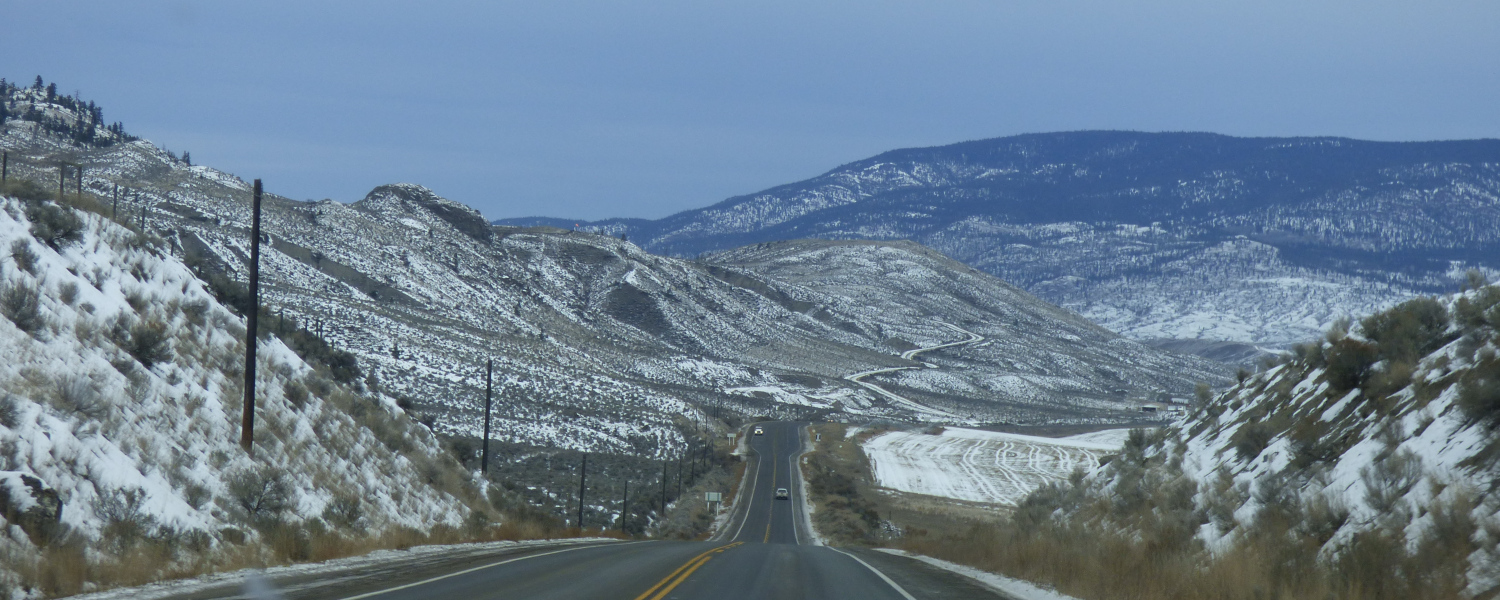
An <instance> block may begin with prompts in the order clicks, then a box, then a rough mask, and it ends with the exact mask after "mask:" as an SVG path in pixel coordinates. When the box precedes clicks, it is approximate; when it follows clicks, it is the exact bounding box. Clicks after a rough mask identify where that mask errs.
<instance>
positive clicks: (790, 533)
mask: <svg viewBox="0 0 1500 600" xmlns="http://www.w3.org/2000/svg"><path fill="white" fill-rule="evenodd" d="M761 426H762V427H763V428H764V429H765V434H764V435H759V436H752V437H751V438H750V444H749V445H750V447H751V449H752V450H754V454H755V457H754V459H753V462H752V463H751V464H750V465H749V467H748V468H749V469H750V471H749V475H750V476H748V477H747V478H746V480H745V482H744V485H743V486H742V487H743V488H744V489H742V490H741V497H740V500H739V501H737V502H735V504H736V507H735V512H734V514H733V515H732V516H731V518H730V519H729V521H728V524H727V526H725V527H724V528H723V529H722V530H721V531H720V532H719V533H718V534H717V535H716V536H715V537H714V538H713V539H711V540H709V541H706V542H667V541H637V542H605V543H585V544H578V545H572V546H552V547H543V548H534V549H529V550H522V551H515V552H510V553H505V554H497V555H495V556H492V557H482V558H473V557H471V558H468V559H466V560H465V561H463V562H460V563H458V564H437V565H434V564H425V565H413V566H412V568H411V569H409V570H402V569H399V568H397V569H384V570H381V571H380V572H378V573H365V574H341V575H338V576H336V577H323V578H322V579H323V580H320V581H303V582H296V581H276V582H274V583H275V584H276V585H278V586H280V587H281V588H282V592H281V593H282V594H284V595H285V597H287V598H292V599H301V598H317V599H328V600H334V599H342V600H364V599H371V600H417V599H424V600H425V599H448V598H451V599H475V600H484V599H517V600H522V599H524V600H549V599H557V600H563V599H566V600H595V599H598V600H605V599H608V600H667V599H673V600H678V599H683V600H686V599H694V600H697V599H702V600H739V599H750V598H755V599H765V598H771V599H778V600H798V599H830V600H831V599H845V598H853V599H857V600H915V599H919V598H920V599H928V598H999V597H1001V596H998V595H996V594H995V593H994V592H992V591H990V590H989V589H988V588H984V587H981V586H979V585H978V584H976V583H974V582H972V581H971V580H969V579H967V578H964V577H961V576H958V575H955V574H952V573H949V572H947V571H943V570H941V569H937V568H934V567H931V566H929V565H926V564H925V563H921V562H919V561H915V560H911V559H907V558H903V557H898V556H892V555H889V554H884V553H880V552H873V551H869V550H855V549H845V548H830V547H825V546H818V545H813V544H812V543H811V538H812V535H811V533H810V531H809V529H808V528H809V527H810V525H809V523H808V521H807V519H806V516H805V515H806V512H805V510H804V508H803V507H804V506H805V505H804V501H803V490H802V487H801V482H800V478H799V477H798V476H797V471H796V461H797V460H798V456H800V455H801V453H802V451H803V446H804V444H805V442H806V439H805V435H806V432H805V429H804V427H803V424H800V423H763V424H761ZM777 488H786V489H787V490H788V491H789V492H790V493H789V496H790V497H789V498H787V499H777V498H776V497H775V491H776V489H777ZM328 579H334V581H329V580H328ZM236 595H238V594H233V595H224V594H201V595H194V597H197V598H225V597H234V596H236ZM239 597H245V596H242V595H240V596H239Z"/></svg>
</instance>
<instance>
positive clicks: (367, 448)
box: [0, 182, 487, 596]
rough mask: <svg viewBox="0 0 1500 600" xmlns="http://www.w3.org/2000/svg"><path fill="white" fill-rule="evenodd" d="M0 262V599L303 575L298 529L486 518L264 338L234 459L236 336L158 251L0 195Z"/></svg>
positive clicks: (135, 236) (359, 534) (421, 443)
mask: <svg viewBox="0 0 1500 600" xmlns="http://www.w3.org/2000/svg"><path fill="white" fill-rule="evenodd" d="M12 183H14V182H12ZM0 249H3V251H4V257H3V258H0V312H3V316H4V317H5V318H0V512H3V514H4V517H5V520H6V522H7V529H6V535H4V536H0V556H3V557H4V558H3V559H0V596H6V595H7V594H20V595H31V594H37V593H41V592H46V593H48V594H56V593H61V592H68V591H75V592H76V591H78V590H79V589H86V588H87V586H91V585H96V584H97V582H101V581H102V582H105V583H107V584H119V583H131V582H141V581H149V580H152V579H157V578H161V577H166V576H170V575H171V574H173V573H182V572H191V571H193V570H199V569H202V568H204V566H205V565H208V566H209V568H212V567H211V565H216V564H238V565H244V564H258V563H264V562H278V561H282V560H294V559H306V558H308V557H309V556H310V555H309V553H310V552H312V549H311V548H312V547H311V546H310V545H309V544H313V543H315V542H314V541H313V540H312V539H310V538H308V537H307V536H308V533H307V532H322V534H319V535H323V537H322V538H317V539H320V540H322V541H323V542H324V543H326V542H327V541H328V540H329V539H332V538H329V537H328V536H329V535H333V536H342V537H344V538H347V539H351V540H352V539H363V538H366V537H367V536H378V535H382V534H385V533H388V532H393V531H396V530H398V529H402V528H407V529H410V530H415V531H431V530H432V529H433V528H434V527H442V526H446V527H449V528H452V529H458V528H461V527H463V526H464V525H465V524H466V523H469V522H470V518H471V515H480V513H478V512H476V511H478V510H479V509H480V508H481V507H483V506H487V503H485V502H484V501H482V500H480V499H479V498H480V492H479V491H478V490H477V489H476V488H475V487H474V482H471V481H469V476H468V474H466V473H464V472H463V471H462V470H461V469H460V468H459V467H458V465H457V464H456V463H455V462H454V461H453V460H452V458H451V457H449V456H448V454H447V453H446V452H445V451H444V450H443V448H442V447H441V446H440V444H439V443H438V440H437V439H436V438H435V436H433V435H432V434H431V433H430V432H428V431H427V429H426V428H424V427H421V426H420V425H417V424H416V423H415V422H414V421H412V420H411V419H409V418H408V417H407V416H406V415H405V414H404V413H403V411H402V410H400V409H398V408H397V407H396V405H395V402H394V400H393V399H392V398H391V397H389V396H384V395H377V394H366V393H360V392H357V391H356V390H355V389H352V388H350V387H347V386H344V385H341V384H338V383H336V382H335V381H333V380H332V375H331V374H330V372H329V369H328V368H327V367H326V366H321V365H316V364H309V363H308V362H306V361H304V360H303V359H302V358H301V357H299V356H298V354H297V353H296V352H294V351H292V350H291V349H289V348H288V347H287V345H285V344H283V343H282V341H281V340H280V339H278V338H276V337H274V336H272V337H269V338H267V339H266V340H265V341H263V342H261V344H260V350H259V353H258V356H259V358H258V361H259V362H258V367H257V376H258V383H257V386H258V389H259V390H261V396H260V400H259V404H258V405H257V411H256V419H257V428H256V432H255V433H256V436H255V444H254V455H253V456H251V455H247V454H246V453H245V452H244V451H243V450H242V449H241V448H240V447H239V444H238V440H239V424H240V411H241V406H242V398H243V393H244V392H243V389H242V387H241V381H242V374H243V372H242V369H243V366H244V362H243V361H244V358H243V357H244V342H243V339H244V332H245V328H244V321H243V319H242V318H241V317H239V316H237V315H235V314H234V313H232V312H231V311H230V310H228V309H227V308H225V307H224V306H223V305H221V304H220V303H219V302H218V301H217V300H216V299H215V297H214V295H213V294H212V293H211V292H210V291H209V290H208V289H206V286H205V285H204V284H203V283H202V282H201V281H200V280H199V279H198V278H197V277H196V276H195V275H194V274H193V272H192V271H191V270H190V269H189V268H188V267H187V266H186V265H184V264H183V263H182V262H181V261H180V260H179V259H178V258H176V257H174V256H172V255H171V254H170V253H169V248H168V247H167V244H166V243H165V242H163V241H162V240H160V239H159V238H156V237H154V236H152V235H150V234H142V233H140V232H137V231H133V230H130V229H127V228H125V227H122V226H120V225H118V224H116V223H113V222H111V221H109V220H108V219H105V218H102V217H100V216H98V215H95V214H89V213H85V212H82V211H74V210H72V209H70V208H62V207H59V206H58V205H56V204H54V203H52V202H50V201H41V200H33V201H28V202H22V201H19V200H17V199H15V198H4V199H3V200H0ZM480 518H481V523H482V522H484V520H483V519H484V517H483V516H482V515H480ZM292 525H295V527H296V529H297V530H301V531H303V533H301V534H297V535H292V534H289V533H288V532H290V531H293V529H290V528H289V527H290V526H292ZM287 535H291V537H290V538H287V537H286V536H287ZM299 535H300V537H299ZM288 540H290V545H288ZM298 540H300V541H298ZM69 561H73V562H69ZM84 562H87V563H88V564H89V566H84ZM59 569H61V570H59ZM90 582H95V583H90ZM77 586H84V588H80V587H77Z"/></svg>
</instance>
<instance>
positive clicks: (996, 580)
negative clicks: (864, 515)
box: [875, 548, 1077, 600]
mask: <svg viewBox="0 0 1500 600" xmlns="http://www.w3.org/2000/svg"><path fill="white" fill-rule="evenodd" d="M875 550H876V551H877V552H884V553H886V554H894V555H896V556H905V557H907V558H911V559H915V560H920V561H922V562H924V563H927V564H929V565H932V566H934V567H937V568H939V569H943V570H945V571H948V572H950V573H957V574H959V575H963V576H964V577H968V578H969V579H973V580H974V581H977V582H979V583H981V584H983V585H984V586H985V587H987V588H990V589H992V590H995V591H997V592H1000V593H1002V594H1005V595H1007V596H1010V597H1012V598H1019V599H1020V600H1077V599H1076V598H1074V597H1072V596H1069V595H1066V594H1060V593H1057V592H1054V591H1052V590H1049V589H1047V588H1043V587H1038V586H1037V585H1035V584H1033V583H1029V582H1026V581H1022V580H1020V579H1012V578H1010V577H1006V576H1004V575H996V574H994V573H991V572H989V571H981V570H979V569H976V568H974V567H966V566H964V565H960V564H956V563H951V562H948V561H946V560H942V559H937V558H933V557H931V556H922V555H921V554H912V553H910V552H907V551H905V550H895V549H892V548H876V549H875Z"/></svg>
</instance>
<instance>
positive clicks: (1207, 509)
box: [1042, 285, 1500, 597]
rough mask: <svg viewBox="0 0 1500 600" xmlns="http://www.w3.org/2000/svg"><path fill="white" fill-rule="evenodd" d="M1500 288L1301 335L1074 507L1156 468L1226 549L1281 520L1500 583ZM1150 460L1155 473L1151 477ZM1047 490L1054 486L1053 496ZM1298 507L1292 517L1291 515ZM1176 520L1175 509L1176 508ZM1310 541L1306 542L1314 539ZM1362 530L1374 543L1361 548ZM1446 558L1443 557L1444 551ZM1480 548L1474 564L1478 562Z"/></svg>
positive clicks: (1216, 545)
mask: <svg viewBox="0 0 1500 600" xmlns="http://www.w3.org/2000/svg"><path fill="white" fill-rule="evenodd" d="M1497 331H1500V286H1493V285H1491V286H1487V287H1480V288H1477V289H1473V290H1471V291H1468V292H1465V293H1463V294H1459V295H1455V296H1449V297H1446V298H1439V299H1418V300H1413V301H1410V302H1408V303H1404V304H1402V305H1399V306H1397V307H1395V308H1393V309H1391V310H1390V311H1387V312H1384V313H1380V314H1377V315H1372V316H1370V317H1367V318H1366V319H1363V320H1361V321H1360V322H1359V323H1358V324H1357V325H1356V326H1355V327H1354V328H1353V329H1352V330H1350V331H1349V332H1347V333H1345V332H1344V331H1342V330H1334V331H1332V332H1330V333H1329V335H1328V336H1327V337H1326V339H1324V340H1316V341H1314V342H1312V343H1310V344H1308V345H1305V346H1302V347H1300V348H1299V349H1298V352H1297V358H1295V359H1293V360H1291V361H1290V362H1287V363H1285V364H1282V365H1279V366H1276V367H1274V368H1271V369H1269V370H1267V371H1265V372H1263V373H1259V374H1256V375H1254V376H1251V377H1250V378H1248V379H1246V380H1245V381H1244V382H1243V383H1241V384H1240V385H1238V386H1235V387H1234V388H1231V389H1229V390H1227V391H1226V392H1224V393H1223V394H1220V395H1219V396H1217V397H1215V398H1213V399H1211V400H1209V401H1208V402H1207V403H1205V404H1204V405H1202V406H1199V407H1197V408H1196V409H1195V410H1194V412H1193V413H1192V414H1190V415H1188V416H1187V417H1186V418H1184V420H1182V421H1181V422H1179V423H1177V424H1176V425H1175V426H1174V427H1171V428H1168V429H1165V430H1163V431H1162V432H1161V435H1160V436H1152V438H1151V439H1152V440H1155V441H1149V440H1146V439H1144V438H1143V439H1142V440H1141V441H1140V443H1138V444H1137V443H1134V442H1131V443H1128V444H1127V455H1129V456H1131V457H1133V458H1131V459H1129V460H1125V459H1122V460H1116V461H1112V462H1111V463H1110V465H1109V466H1108V467H1107V468H1105V469H1103V470H1101V471H1100V472H1099V474H1098V476H1097V477H1096V478H1091V479H1090V480H1087V481H1085V482H1084V483H1083V487H1084V489H1083V490H1082V493H1081V494H1074V493H1072V492H1069V493H1067V494H1062V495H1060V496H1059V497H1064V498H1070V497H1074V496H1076V497H1080V498H1083V500H1080V501H1078V504H1077V505H1075V506H1072V507H1068V506H1066V505H1065V506H1062V507H1061V509H1060V510H1058V511H1057V513H1056V514H1057V515H1058V517H1057V518H1059V519H1061V520H1067V519H1070V518H1073V515H1074V514H1075V512H1074V511H1080V510H1081V509H1080V507H1082V510H1087V507H1088V506H1089V502H1091V501H1092V500H1094V499H1099V498H1116V497H1126V496H1131V497H1141V496H1142V495H1144V494H1146V493H1149V492H1142V491H1140V490H1138V489H1136V487H1138V486H1140V485H1142V482H1143V481H1151V482H1156V483H1155V484H1153V485H1155V486H1157V487H1164V489H1166V488H1172V489H1186V490H1189V491H1192V492H1193V493H1191V494H1188V495H1187V496H1186V498H1190V501H1187V502H1184V503H1182V504H1181V505H1175V506H1161V505H1157V506H1155V508H1154V509H1152V510H1156V511H1158V512H1170V511H1177V512H1179V513H1180V512H1184V511H1186V512H1188V513H1191V514H1192V515H1194V516H1193V517H1191V518H1192V519H1196V520H1195V521H1193V522H1194V523H1201V526H1198V527H1196V531H1195V532H1194V533H1195V534H1196V537H1197V539H1198V540H1200V541H1202V542H1203V543H1204V544H1205V546H1206V548H1208V549H1209V550H1210V551H1212V552H1215V553H1219V554H1221V555H1222V554H1225V553H1228V552H1231V551H1233V550H1234V549H1237V548H1238V547H1240V545H1241V544H1243V543H1254V540H1253V539H1251V540H1250V541H1247V540H1246V538H1247V537H1250V538H1253V536H1255V535H1258V533H1257V532H1258V531H1260V530H1259V529H1258V527H1261V526H1262V523H1263V522H1264V523H1268V525H1265V526H1266V527H1270V528H1273V529H1275V530H1276V531H1278V532H1280V533H1281V534H1282V535H1288V533H1287V531H1288V529H1290V531H1291V535H1296V536H1305V540H1310V542H1311V543H1312V547H1313V548H1315V549H1316V553H1317V554H1318V556H1319V557H1320V558H1323V559H1328V560H1341V558H1340V557H1343V556H1345V553H1346V552H1355V551H1356V549H1359V548H1363V549H1365V550H1368V548H1369V546H1368V543H1369V540H1371V539H1391V540H1395V541H1396V543H1398V544H1400V545H1399V546H1398V547H1399V548H1402V549H1404V550H1405V552H1407V553H1423V552H1425V553H1427V554H1426V556H1428V557H1432V556H1444V555H1443V554H1441V553H1443V552H1453V553H1455V554H1456V557H1453V556H1447V557H1444V558H1442V560H1444V561H1450V562H1452V561H1458V562H1453V564H1455V565H1457V566H1458V572H1459V573H1460V574H1461V575H1463V576H1464V577H1465V579H1466V581H1467V585H1468V592H1467V593H1468V594H1470V595H1480V594H1484V593H1488V594H1489V596H1485V597H1493V595H1494V593H1495V590H1496V589H1497V587H1500V495H1497V494H1496V490H1497V488H1496V481H1500V358H1497V354H1500V335H1497ZM1143 473H1144V475H1143ZM1042 501H1044V502H1045V501H1046V499H1042ZM1288 514H1290V515H1292V517H1291V518H1289V519H1288V518H1287V517H1286V516H1285V515H1288ZM1163 518H1164V519H1167V518H1177V517H1165V516H1164V517H1163ZM1303 543H1307V542H1306V541H1304V542H1303ZM1361 544H1365V545H1363V546H1361ZM1432 560H1436V559H1432ZM1465 560H1466V562H1464V561H1465Z"/></svg>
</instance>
